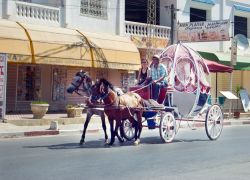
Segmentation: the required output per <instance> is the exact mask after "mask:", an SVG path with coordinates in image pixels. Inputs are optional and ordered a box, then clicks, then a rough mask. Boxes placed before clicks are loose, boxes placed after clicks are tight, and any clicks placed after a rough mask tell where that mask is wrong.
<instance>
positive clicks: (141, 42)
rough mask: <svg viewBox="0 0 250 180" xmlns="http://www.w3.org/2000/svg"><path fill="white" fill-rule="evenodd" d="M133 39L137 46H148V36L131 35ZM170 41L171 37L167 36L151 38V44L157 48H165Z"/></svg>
mask: <svg viewBox="0 0 250 180" xmlns="http://www.w3.org/2000/svg"><path fill="white" fill-rule="evenodd" d="M130 38H131V41H132V42H133V43H134V44H135V45H136V47H137V48H147V47H148V46H147V45H148V44H147V37H141V36H132V35H131V37H130ZM168 42H169V39H167V38H157V37H154V38H151V44H150V45H149V46H151V47H152V48H155V49H164V48H165V47H167V45H168Z"/></svg>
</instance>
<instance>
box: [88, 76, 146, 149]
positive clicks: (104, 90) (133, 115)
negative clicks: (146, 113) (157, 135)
mask: <svg viewBox="0 0 250 180" xmlns="http://www.w3.org/2000/svg"><path fill="white" fill-rule="evenodd" d="M97 86H98V87H99V88H96V89H97V91H93V92H92V95H93V96H94V97H97V96H98V97H100V98H101V99H102V100H103V102H104V104H105V107H104V111H105V114H106V115H107V116H108V119H109V123H110V132H111V140H110V143H109V145H112V144H113V143H114V142H115V136H117V137H118V139H119V140H120V141H121V139H120V138H121V137H120V136H119V134H118V128H119V127H120V126H121V123H122V120H125V119H128V120H129V121H130V122H131V123H132V125H133V126H134V127H135V142H134V143H135V144H139V143H140V139H139V138H140V135H141V130H142V111H143V104H144V103H143V100H142V98H141V97H140V96H139V95H138V94H136V93H133V92H128V93H125V94H123V95H121V96H118V95H117V93H116V92H115V91H114V89H113V85H112V84H111V83H110V82H109V81H107V80H106V79H100V81H99V85H97ZM114 120H115V121H116V124H115V125H116V126H115V129H114Z"/></svg>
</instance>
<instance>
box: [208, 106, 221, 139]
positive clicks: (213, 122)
mask: <svg viewBox="0 0 250 180" xmlns="http://www.w3.org/2000/svg"><path fill="white" fill-rule="evenodd" d="M205 129H206V134H207V136H208V138H209V139H210V140H216V139H218V137H219V136H220V134H221V132H222V129H223V113H222V110H221V107H220V106H219V105H218V104H214V105H212V106H211V107H210V108H209V110H208V111H207V114H206V119H205Z"/></svg>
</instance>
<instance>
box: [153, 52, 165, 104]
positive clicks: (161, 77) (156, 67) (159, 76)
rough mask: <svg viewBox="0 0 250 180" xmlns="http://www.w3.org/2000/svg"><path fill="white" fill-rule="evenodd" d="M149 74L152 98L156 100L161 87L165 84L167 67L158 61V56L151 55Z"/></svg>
mask: <svg viewBox="0 0 250 180" xmlns="http://www.w3.org/2000/svg"><path fill="white" fill-rule="evenodd" d="M150 74H151V78H152V96H151V97H152V99H154V100H155V101H157V99H158V96H159V93H160V89H161V87H166V86H167V80H166V78H167V69H166V66H165V65H164V64H162V63H160V56H159V55H154V56H153V57H152V63H151V69H150Z"/></svg>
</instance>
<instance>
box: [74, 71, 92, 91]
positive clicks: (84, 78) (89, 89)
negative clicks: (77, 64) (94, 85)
mask: <svg viewBox="0 0 250 180" xmlns="http://www.w3.org/2000/svg"><path fill="white" fill-rule="evenodd" d="M82 74H83V75H82ZM77 76H79V77H80V78H81V81H80V82H79V85H76V84H74V83H73V82H71V85H72V86H74V87H75V90H74V92H75V93H76V94H78V95H79V96H83V95H82V94H81V93H79V90H81V91H83V92H86V91H87V92H89V93H90V91H91V86H88V87H87V86H86V84H87V83H83V81H84V80H86V78H87V77H88V76H87V75H86V73H82V72H81V73H78V74H77ZM82 83H83V85H84V86H83V88H82V89H81V88H79V87H80V86H81V84H82Z"/></svg>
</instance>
